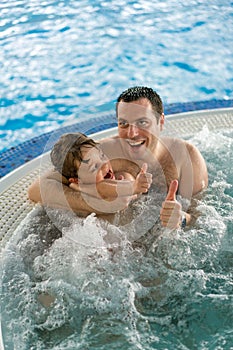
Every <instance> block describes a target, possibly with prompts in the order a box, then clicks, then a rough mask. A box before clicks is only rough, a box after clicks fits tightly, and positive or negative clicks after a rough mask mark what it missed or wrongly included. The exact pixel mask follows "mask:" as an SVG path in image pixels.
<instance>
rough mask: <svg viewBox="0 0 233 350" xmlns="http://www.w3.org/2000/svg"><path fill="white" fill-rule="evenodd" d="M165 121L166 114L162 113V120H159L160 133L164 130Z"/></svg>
mask: <svg viewBox="0 0 233 350" xmlns="http://www.w3.org/2000/svg"><path fill="white" fill-rule="evenodd" d="M164 121H165V117H164V113H162V114H161V116H160V119H159V124H160V131H162V130H163V126H164Z"/></svg>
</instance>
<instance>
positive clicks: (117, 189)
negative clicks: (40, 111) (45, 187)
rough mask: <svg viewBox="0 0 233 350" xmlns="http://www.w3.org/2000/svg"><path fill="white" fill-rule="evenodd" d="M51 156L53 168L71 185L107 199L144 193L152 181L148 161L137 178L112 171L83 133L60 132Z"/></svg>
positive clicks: (96, 146) (109, 164)
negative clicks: (62, 133)
mask: <svg viewBox="0 0 233 350" xmlns="http://www.w3.org/2000/svg"><path fill="white" fill-rule="evenodd" d="M50 157H51V161H52V164H53V165H54V167H55V169H56V170H57V171H58V172H59V173H61V174H62V175H63V176H64V177H65V178H66V179H67V180H68V181H69V183H70V185H69V186H70V187H71V188H73V189H74V190H77V191H79V190H80V189H81V190H82V192H83V193H86V194H89V195H95V196H96V195H99V196H100V197H101V198H102V199H104V200H107V201H112V200H114V199H116V198H117V197H118V196H131V195H137V194H140V193H147V192H148V189H149V188H150V186H151V183H152V175H151V174H149V173H147V172H146V171H147V164H143V166H142V168H141V170H140V171H139V173H138V175H137V176H136V178H134V177H133V176H132V175H131V174H130V173H126V172H121V173H114V172H113V169H112V165H111V163H110V161H109V159H108V158H107V157H106V156H105V154H104V153H103V152H102V150H101V149H100V148H99V147H98V144H97V143H96V142H95V141H94V140H92V139H91V138H89V137H87V136H86V135H84V134H82V133H69V134H64V135H62V136H61V137H60V139H59V140H58V141H57V142H56V143H55V145H54V147H53V149H52V151H51V154H50Z"/></svg>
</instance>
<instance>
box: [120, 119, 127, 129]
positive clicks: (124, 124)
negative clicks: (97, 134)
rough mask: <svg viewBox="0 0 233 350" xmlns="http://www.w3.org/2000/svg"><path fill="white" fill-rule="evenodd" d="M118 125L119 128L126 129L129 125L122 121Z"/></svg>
mask: <svg viewBox="0 0 233 350" xmlns="http://www.w3.org/2000/svg"><path fill="white" fill-rule="evenodd" d="M118 125H119V127H120V128H128V126H129V123H128V122H126V121H123V120H122V121H120V122H119V123H118Z"/></svg>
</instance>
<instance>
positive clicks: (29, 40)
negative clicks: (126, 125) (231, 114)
mask: <svg viewBox="0 0 233 350" xmlns="http://www.w3.org/2000/svg"><path fill="white" fill-rule="evenodd" d="M232 37H233V6H232V2H230V1H228V0H213V1H211V2H206V1H201V0H200V1H198V0H196V1H186V2H184V1H179V0H177V1H174V0H166V1H158V0H155V1H150V0H139V1H131V0H129V1H121V0H111V1H93V0H79V1H75V0H66V1H51V0H46V1H43V2H41V1H39V0H15V1H13V0H10V1H9V0H2V1H1V5H0V45H1V50H0V150H4V149H6V148H9V147H11V146H14V145H16V144H18V143H20V142H22V141H24V140H26V139H29V138H31V137H33V136H37V135H38V134H42V133H44V132H47V131H50V130H53V129H54V128H57V127H59V126H61V125H64V123H70V122H72V121H74V120H81V119H85V118H91V116H92V115H94V114H95V113H102V112H104V111H109V110H111V111H113V110H114V101H115V100H116V97H117V96H118V95H119V94H120V92H121V91H122V90H124V89H125V88H127V87H129V86H132V85H138V84H139V85H148V86H151V87H153V88H154V89H156V90H157V91H158V92H159V94H160V95H161V96H162V98H163V100H164V102H165V103H166V104H170V103H173V102H189V101H199V100H212V99H229V98H233V89H232V86H233V66H232V56H233V55H232V53H233V45H232Z"/></svg>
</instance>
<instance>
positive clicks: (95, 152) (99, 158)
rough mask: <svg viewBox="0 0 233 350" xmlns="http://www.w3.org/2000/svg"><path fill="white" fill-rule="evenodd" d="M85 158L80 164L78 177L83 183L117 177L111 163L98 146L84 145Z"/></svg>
mask: <svg viewBox="0 0 233 350" xmlns="http://www.w3.org/2000/svg"><path fill="white" fill-rule="evenodd" d="M81 152H82V156H83V160H82V162H81V163H79V164H78V178H79V181H80V182H81V183H83V184H90V183H98V182H100V181H103V180H106V179H115V176H114V173H113V170H112V166H111V163H110V161H109V159H108V158H107V157H106V156H105V154H104V153H103V152H102V151H101V150H100V149H99V148H97V147H92V146H82V148H81Z"/></svg>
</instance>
